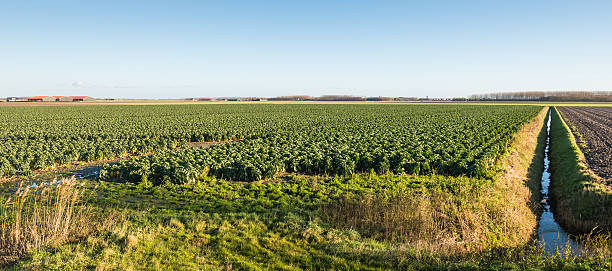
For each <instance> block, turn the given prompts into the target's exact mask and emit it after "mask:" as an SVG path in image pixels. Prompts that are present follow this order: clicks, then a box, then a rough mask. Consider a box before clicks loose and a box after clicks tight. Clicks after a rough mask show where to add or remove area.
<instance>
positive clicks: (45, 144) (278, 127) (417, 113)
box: [0, 104, 541, 184]
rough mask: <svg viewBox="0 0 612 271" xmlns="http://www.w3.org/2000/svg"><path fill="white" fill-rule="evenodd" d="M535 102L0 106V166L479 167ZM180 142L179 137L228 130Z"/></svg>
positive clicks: (487, 172) (166, 175)
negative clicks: (201, 145) (190, 144)
mask: <svg viewBox="0 0 612 271" xmlns="http://www.w3.org/2000/svg"><path fill="white" fill-rule="evenodd" d="M540 110H541V107H539V106H517V105H512V106H487V105H406V104H404V105H402V104H392V105H380V104H378V105H377V104H369V105H368V104H302V105H298V104H267V105H261V104H259V105H257V104H233V105H228V104H207V105H163V106H159V105H146V106H116V105H113V106H83V107H81V106H75V107H48V108H28V107H15V108H0V116H2V119H3V120H5V121H4V122H2V123H0V129H1V130H2V131H3V133H2V134H0V139H1V140H0V144H1V145H2V146H1V149H0V175H29V174H31V173H32V171H33V170H40V169H47V168H52V167H55V166H57V165H61V164H66V163H69V162H73V161H97V160H103V159H113V158H117V157H126V156H129V155H138V154H145V153H154V154H153V155H149V156H142V157H139V158H134V159H131V160H124V161H121V162H119V163H117V164H112V165H106V166H104V167H103V170H102V171H101V172H100V177H101V178H102V179H116V180H122V181H129V182H141V181H143V180H144V181H149V182H152V183H154V184H159V183H167V182H170V183H179V184H180V183H185V182H188V181H192V180H195V179H196V178H199V177H204V176H206V175H212V176H215V177H217V178H221V179H228V180H236V181H256V180H262V179H268V178H272V177H274V176H275V175H276V174H278V173H282V172H289V173H291V172H295V173H304V174H327V175H351V174H354V173H358V172H370V171H375V172H377V173H386V172H392V173H396V174H404V173H405V174H411V175H427V174H441V175H450V176H469V177H479V178H491V177H492V176H494V175H495V174H496V172H497V171H498V168H496V166H495V165H496V161H497V160H498V159H499V157H500V156H501V155H502V154H503V153H504V152H505V151H506V147H507V145H508V142H509V140H510V139H511V138H512V136H513V135H514V133H516V132H517V131H518V129H519V128H520V127H521V125H522V124H524V123H526V122H527V121H529V120H531V119H533V118H534V117H535V116H536V115H537V113H538V112H539V111H540ZM238 139H240V140H239V141H233V142H228V143H225V144H217V145H213V146H210V147H208V148H198V149H195V148H194V149H189V148H187V143H188V142H211V141H226V140H238Z"/></svg>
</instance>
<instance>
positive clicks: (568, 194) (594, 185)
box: [550, 108, 612, 234]
mask: <svg viewBox="0 0 612 271" xmlns="http://www.w3.org/2000/svg"><path fill="white" fill-rule="evenodd" d="M551 113H552V118H551V130H550V137H551V140H550V142H551V143H550V157H551V158H550V162H551V165H550V171H551V190H552V200H553V202H552V203H553V204H552V206H553V209H554V210H555V217H556V218H557V219H558V220H559V222H560V223H561V224H562V225H563V226H564V228H565V229H566V230H568V231H569V232H572V233H574V234H586V233H590V232H592V231H594V230H595V231H604V232H610V231H611V230H612V217H610V216H609V214H610V213H612V201H611V200H612V197H611V193H610V192H609V191H607V189H606V188H605V187H603V185H602V184H600V183H598V182H597V180H598V178H599V177H597V176H596V175H595V174H594V173H593V172H592V171H590V170H589V168H588V166H587V164H586V161H585V157H584V153H583V152H582V151H581V150H580V147H579V145H578V143H577V141H576V138H575V136H574V134H573V133H572V131H571V129H570V128H569V126H568V124H567V123H566V122H565V121H564V120H563V116H562V114H561V112H559V111H558V110H557V109H556V108H553V110H552V111H551Z"/></svg>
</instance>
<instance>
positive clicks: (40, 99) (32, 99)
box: [28, 96, 55, 102]
mask: <svg viewBox="0 0 612 271" xmlns="http://www.w3.org/2000/svg"><path fill="white" fill-rule="evenodd" d="M28 102H55V97H53V96H33V97H30V98H28Z"/></svg>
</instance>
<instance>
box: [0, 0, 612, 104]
mask: <svg viewBox="0 0 612 271" xmlns="http://www.w3.org/2000/svg"><path fill="white" fill-rule="evenodd" d="M563 89H568V90H570V89H571V90H577V89H580V90H612V1H608V0H601V1H584V0H576V1H562V0H557V1H514V0H513V1H459V0H456V1H151V0H149V1H110V0H106V1H27V0H19V1H17V0H14V1H0V96H29V95H76V94H83V95H90V96H94V97H124V98H181V97H193V96H196V97H226V96H278V95H294V94H307V95H315V96H318V95H322V94H351V95H360V96H430V97H453V96H457V97H458V96H467V95H470V94H473V93H482V92H488V91H501V90H563Z"/></svg>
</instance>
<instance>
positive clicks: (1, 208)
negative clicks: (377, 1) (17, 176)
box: [0, 178, 94, 264]
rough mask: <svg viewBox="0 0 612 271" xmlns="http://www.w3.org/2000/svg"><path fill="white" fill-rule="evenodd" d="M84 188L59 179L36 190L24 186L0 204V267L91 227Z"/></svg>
mask: <svg viewBox="0 0 612 271" xmlns="http://www.w3.org/2000/svg"><path fill="white" fill-rule="evenodd" d="M83 191H84V188H82V187H81V185H80V184H79V183H78V182H77V180H75V179H74V178H72V179H63V180H61V181H55V182H53V183H52V184H51V185H45V186H39V187H36V188H33V187H29V186H24V185H23V183H22V184H21V185H20V188H19V189H18V190H17V192H16V193H15V194H13V195H11V196H9V198H8V200H6V202H3V204H2V205H0V264H6V263H9V262H11V261H14V260H16V259H18V258H19V257H21V256H23V255H24V254H25V253H27V252H28V251H29V250H31V249H34V248H38V247H41V246H44V245H48V244H59V243H62V242H66V241H69V240H71V239H73V238H77V237H79V236H83V235H84V234H87V233H89V232H91V230H92V229H93V228H94V226H93V225H92V223H91V222H92V220H91V219H89V214H88V212H87V209H88V208H86V207H85V206H84V205H82V204H81V199H82V197H83V193H84V192H83Z"/></svg>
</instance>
